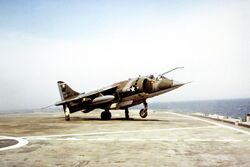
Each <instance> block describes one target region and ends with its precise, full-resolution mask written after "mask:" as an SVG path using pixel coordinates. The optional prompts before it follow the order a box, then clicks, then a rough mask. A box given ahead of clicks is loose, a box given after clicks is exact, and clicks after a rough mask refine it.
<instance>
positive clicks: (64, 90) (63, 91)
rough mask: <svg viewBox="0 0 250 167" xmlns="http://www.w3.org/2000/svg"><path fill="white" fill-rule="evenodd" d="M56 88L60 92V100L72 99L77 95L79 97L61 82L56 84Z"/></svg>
mask: <svg viewBox="0 0 250 167" xmlns="http://www.w3.org/2000/svg"><path fill="white" fill-rule="evenodd" d="M57 85H58V88H59V92H60V96H61V99H62V100H67V99H70V98H73V97H75V96H77V95H79V93H78V92H76V91H74V90H73V89H71V88H70V87H69V86H68V85H67V84H66V83H64V82H63V81H58V82H57Z"/></svg>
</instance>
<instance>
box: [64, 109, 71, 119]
mask: <svg viewBox="0 0 250 167" xmlns="http://www.w3.org/2000/svg"><path fill="white" fill-rule="evenodd" d="M64 115H65V121H70V111H69V108H68V107H66V108H65V111H64Z"/></svg>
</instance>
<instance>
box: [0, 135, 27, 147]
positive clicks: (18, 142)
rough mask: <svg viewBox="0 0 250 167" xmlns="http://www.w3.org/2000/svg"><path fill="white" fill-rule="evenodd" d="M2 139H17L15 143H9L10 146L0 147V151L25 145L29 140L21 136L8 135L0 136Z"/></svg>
mask: <svg viewBox="0 0 250 167" xmlns="http://www.w3.org/2000/svg"><path fill="white" fill-rule="evenodd" d="M1 139H2V140H3V139H5V140H6V139H7V140H8V139H9V140H16V141H17V144H15V145H11V146H8V147H3V148H0V151H5V150H10V149H15V148H19V147H22V146H25V145H27V144H28V143H29V142H28V140H25V139H23V138H20V137H9V136H0V140H1Z"/></svg>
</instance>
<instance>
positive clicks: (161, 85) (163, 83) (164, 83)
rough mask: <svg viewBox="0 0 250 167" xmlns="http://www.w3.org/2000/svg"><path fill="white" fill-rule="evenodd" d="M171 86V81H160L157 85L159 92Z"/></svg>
mask: <svg viewBox="0 0 250 167" xmlns="http://www.w3.org/2000/svg"><path fill="white" fill-rule="evenodd" d="M171 84H172V82H171V80H168V79H162V80H161V81H160V82H159V84H158V89H160V90H164V89H168V88H170V87H171Z"/></svg>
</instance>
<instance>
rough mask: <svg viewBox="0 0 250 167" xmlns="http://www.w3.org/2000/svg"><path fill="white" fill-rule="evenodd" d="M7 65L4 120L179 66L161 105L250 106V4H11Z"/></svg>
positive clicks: (149, 0)
mask: <svg viewBox="0 0 250 167" xmlns="http://www.w3.org/2000/svg"><path fill="white" fill-rule="evenodd" d="M0 58H1V61H0V77H1V78H0V95H1V98H0V107H1V109H0V110H4V109H19V108H20V109H25V108H37V107H42V106H46V105H49V104H53V103H54V102H56V101H59V100H60V98H59V97H60V96H59V93H58V88H57V84H56V82H57V81H58V80H63V81H65V82H66V83H68V84H69V85H70V86H71V87H72V88H74V89H75V90H77V91H79V92H84V91H90V90H94V89H98V88H101V87H103V86H107V85H109V84H112V83H113V82H117V81H119V80H123V79H127V78H129V77H137V76H138V75H146V74H150V73H163V72H165V71H167V70H169V69H171V68H174V67H177V66H184V67H185V68H184V69H182V70H179V71H175V72H173V73H171V74H169V75H168V76H169V77H170V78H172V79H176V80H179V81H184V82H185V81H194V82H193V83H192V84H189V85H186V86H184V87H182V88H179V89H178V90H175V91H173V92H171V93H168V94H164V95H162V96H159V97H156V98H154V99H152V100H150V101H151V102H152V101H182V100H199V99H201V100H203V99H223V98H245V97H250V84H249V83H250V1H247V0H233V1H230V0H214V1H213V0H207V1H206V0H203V1H200V0H197V1H196V0H190V1H189V0H183V1H179V0H177V1H172V0H169V1H167V0H162V1H161V0H120V1H119V0H113V1H112V0H103V1H101V0H100V1H99V0H89V1H84V0H79V1H63V0H58V1H56V0H47V1H46V0H42V1H41V0H39V1H38V0H37V1H36V0H30V1H28V0H26V1H23V0H20V1H14V0H12V1H8V0H1V1H0ZM150 101H149V102H150Z"/></svg>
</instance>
